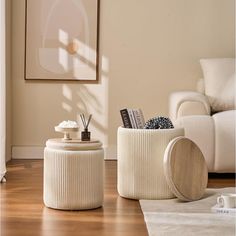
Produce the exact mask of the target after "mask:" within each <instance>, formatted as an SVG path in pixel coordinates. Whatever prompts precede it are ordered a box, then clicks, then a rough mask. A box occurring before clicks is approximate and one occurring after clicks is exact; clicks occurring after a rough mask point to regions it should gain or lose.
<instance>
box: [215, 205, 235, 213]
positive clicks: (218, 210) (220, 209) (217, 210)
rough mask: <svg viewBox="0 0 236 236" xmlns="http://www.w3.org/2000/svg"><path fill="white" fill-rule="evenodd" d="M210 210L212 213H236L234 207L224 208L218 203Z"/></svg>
mask: <svg viewBox="0 0 236 236" xmlns="http://www.w3.org/2000/svg"><path fill="white" fill-rule="evenodd" d="M211 211H212V212H214V213H223V214H224V213H225V214H236V208H224V207H220V206H219V205H218V204H216V205H215V206H213V207H212V208H211Z"/></svg>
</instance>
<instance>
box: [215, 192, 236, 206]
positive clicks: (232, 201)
mask: <svg viewBox="0 0 236 236" xmlns="http://www.w3.org/2000/svg"><path fill="white" fill-rule="evenodd" d="M217 204H218V205H219V206H220V207H224V208H236V194H235V193H225V194H222V195H221V196H220V197H218V198H217Z"/></svg>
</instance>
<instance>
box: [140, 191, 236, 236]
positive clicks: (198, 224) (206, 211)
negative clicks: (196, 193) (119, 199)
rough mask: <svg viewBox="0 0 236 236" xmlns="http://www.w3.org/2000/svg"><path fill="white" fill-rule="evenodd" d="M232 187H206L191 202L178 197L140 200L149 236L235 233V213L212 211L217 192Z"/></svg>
mask: <svg viewBox="0 0 236 236" xmlns="http://www.w3.org/2000/svg"><path fill="white" fill-rule="evenodd" d="M233 192H235V188H222V189H207V190H206V193H205V195H204V198H203V199H201V200H199V201H194V202H181V201H179V200H178V199H169V200H140V205H141V208H142V211H143V214H144V218H145V221H146V225H147V228H148V233H149V235H150V236H162V235H164V236H169V235H171V236H173V235H174V236H178V235H181V236H191V235H194V236H195V235H199V236H205V235H207V236H211V235H212V236H213V235H214V236H218V235H219V236H235V224H236V215H235V214H222V213H212V212H211V207H212V206H214V205H215V204H216V198H217V197H218V196H219V195H220V194H221V193H233Z"/></svg>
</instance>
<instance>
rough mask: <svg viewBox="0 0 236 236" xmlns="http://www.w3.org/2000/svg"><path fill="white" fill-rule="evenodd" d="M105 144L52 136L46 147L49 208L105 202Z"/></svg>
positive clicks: (86, 206) (46, 200)
mask: <svg viewBox="0 0 236 236" xmlns="http://www.w3.org/2000/svg"><path fill="white" fill-rule="evenodd" d="M103 156H104V153H103V148H102V143H101V142H99V141H91V142H81V141H79V140H70V141H66V142H65V141H63V140H62V139H49V140H48V141H47V143H46V147H45V149H44V188H43V199H44V203H45V205H46V206H47V207H50V208H55V209H63V210H83V209H92V208H97V207H100V206H101V205H102V204H103V163H104V159H103Z"/></svg>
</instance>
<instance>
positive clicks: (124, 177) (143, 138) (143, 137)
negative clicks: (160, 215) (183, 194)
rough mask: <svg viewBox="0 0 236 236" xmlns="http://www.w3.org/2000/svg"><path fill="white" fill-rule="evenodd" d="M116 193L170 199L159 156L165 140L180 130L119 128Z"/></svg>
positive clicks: (161, 156) (182, 134)
mask: <svg viewBox="0 0 236 236" xmlns="http://www.w3.org/2000/svg"><path fill="white" fill-rule="evenodd" d="M117 136H118V137H117V141H118V143H117V148H118V150H117V151H118V152H117V153H118V185H117V187H118V192H119V194H120V195H121V196H122V197H125V198H131V199H167V198H174V197H175V196H174V195H173V193H172V191H171V190H170V189H169V187H168V184H167V182H166V178H165V175H164V167H163V159H164V153H165V150H166V147H167V145H168V144H169V142H170V141H171V140H172V139H174V138H176V137H179V136H184V129H182V128H175V129H156V130H151V129H128V128H123V127H119V128H118V134H117Z"/></svg>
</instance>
